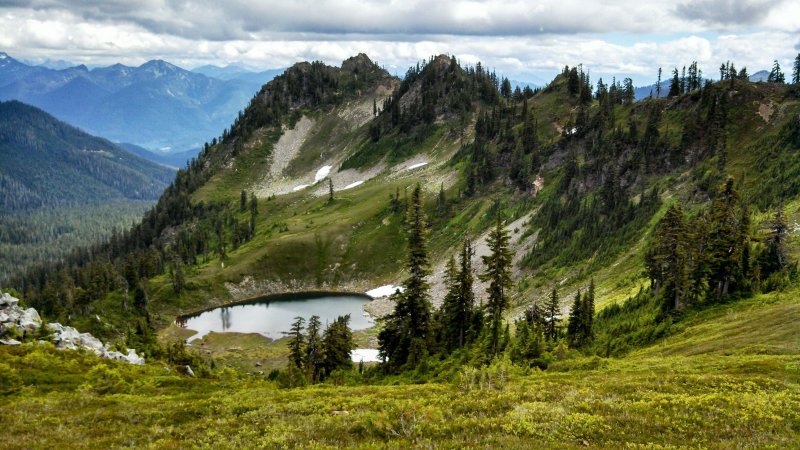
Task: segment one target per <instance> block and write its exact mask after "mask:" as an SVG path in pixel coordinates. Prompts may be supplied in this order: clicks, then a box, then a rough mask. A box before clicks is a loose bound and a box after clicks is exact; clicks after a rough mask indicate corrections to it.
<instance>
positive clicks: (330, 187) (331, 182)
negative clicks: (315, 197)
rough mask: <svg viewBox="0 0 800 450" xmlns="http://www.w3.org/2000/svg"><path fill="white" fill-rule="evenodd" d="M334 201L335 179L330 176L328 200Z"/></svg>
mask: <svg viewBox="0 0 800 450" xmlns="http://www.w3.org/2000/svg"><path fill="white" fill-rule="evenodd" d="M332 201H333V179H332V178H330V177H329V178H328V202H329V203H330V202H332Z"/></svg>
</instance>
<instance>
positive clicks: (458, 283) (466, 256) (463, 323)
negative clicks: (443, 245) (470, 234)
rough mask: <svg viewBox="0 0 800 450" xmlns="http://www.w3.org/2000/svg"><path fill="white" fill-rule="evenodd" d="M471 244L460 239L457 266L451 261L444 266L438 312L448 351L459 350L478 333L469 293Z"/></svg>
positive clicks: (477, 316)
mask: <svg viewBox="0 0 800 450" xmlns="http://www.w3.org/2000/svg"><path fill="white" fill-rule="evenodd" d="M473 255H474V252H473V250H472V244H471V242H470V241H469V239H465V240H464V244H463V246H462V248H461V255H460V257H459V266H458V268H456V266H455V261H452V263H453V264H452V267H450V266H448V270H447V274H448V288H449V289H448V293H447V296H446V297H445V300H444V304H443V305H442V310H443V313H444V320H445V324H444V333H445V336H446V338H445V339H446V345H447V348H449V349H451V350H452V349H455V348H460V347H463V346H464V345H466V344H467V343H469V342H470V341H472V339H473V338H474V337H475V336H476V334H477V332H478V331H479V330H480V321H479V319H480V314H479V313H478V312H476V311H475V295H474V293H473V291H472V285H473V281H474V279H473V275H472V256H473Z"/></svg>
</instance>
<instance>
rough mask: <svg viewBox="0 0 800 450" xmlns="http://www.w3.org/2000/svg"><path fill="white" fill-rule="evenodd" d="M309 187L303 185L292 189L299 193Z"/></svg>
mask: <svg viewBox="0 0 800 450" xmlns="http://www.w3.org/2000/svg"><path fill="white" fill-rule="evenodd" d="M308 186H309V185H307V184H301V185H300V186H295V187H293V188H292V192H297V191H299V190H301V189H305V188H307V187H308Z"/></svg>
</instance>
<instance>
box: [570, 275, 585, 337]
mask: <svg viewBox="0 0 800 450" xmlns="http://www.w3.org/2000/svg"><path fill="white" fill-rule="evenodd" d="M583 317H584V314H583V299H582V298H581V290H580V289H578V292H577V293H575V300H573V302H572V306H571V307H570V309H569V318H568V319H567V337H569V344H570V346H572V347H580V346H581V345H582V344H583V323H582V320H583Z"/></svg>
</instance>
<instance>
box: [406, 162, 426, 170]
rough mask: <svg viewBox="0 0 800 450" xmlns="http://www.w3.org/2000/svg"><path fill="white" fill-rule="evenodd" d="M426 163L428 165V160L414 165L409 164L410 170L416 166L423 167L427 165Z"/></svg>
mask: <svg viewBox="0 0 800 450" xmlns="http://www.w3.org/2000/svg"><path fill="white" fill-rule="evenodd" d="M426 165H428V163H427V162H421V163H417V164H414V165H413V166H408V170H412V169H416V168H419V167H422V166H426Z"/></svg>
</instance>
